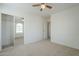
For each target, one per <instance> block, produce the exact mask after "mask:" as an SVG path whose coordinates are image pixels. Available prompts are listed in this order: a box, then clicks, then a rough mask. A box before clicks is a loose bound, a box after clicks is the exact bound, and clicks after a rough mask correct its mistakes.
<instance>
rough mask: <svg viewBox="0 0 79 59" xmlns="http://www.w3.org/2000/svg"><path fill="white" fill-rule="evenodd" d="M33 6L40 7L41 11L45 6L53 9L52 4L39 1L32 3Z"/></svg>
mask: <svg viewBox="0 0 79 59" xmlns="http://www.w3.org/2000/svg"><path fill="white" fill-rule="evenodd" d="M32 6H33V7H40V11H43V10H44V9H45V8H48V9H52V6H50V5H47V4H46V3H38V4H34V5H32Z"/></svg>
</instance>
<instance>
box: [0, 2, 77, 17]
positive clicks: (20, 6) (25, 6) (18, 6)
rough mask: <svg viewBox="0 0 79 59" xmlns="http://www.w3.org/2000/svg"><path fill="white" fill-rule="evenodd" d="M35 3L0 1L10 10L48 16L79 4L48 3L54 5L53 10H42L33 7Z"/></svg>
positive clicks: (1, 6)
mask: <svg viewBox="0 0 79 59" xmlns="http://www.w3.org/2000/svg"><path fill="white" fill-rule="evenodd" d="M33 4H34V3H0V8H1V9H7V10H10V11H17V12H18V11H20V12H22V13H36V14H40V15H42V16H46V17H48V16H50V15H51V14H53V13H57V12H60V11H63V10H65V9H68V8H71V7H74V6H79V4H78V3H47V4H48V5H50V6H53V8H52V9H51V10H50V9H45V10H43V11H40V8H39V7H32V5H33Z"/></svg>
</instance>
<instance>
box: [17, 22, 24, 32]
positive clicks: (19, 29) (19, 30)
mask: <svg viewBox="0 0 79 59" xmlns="http://www.w3.org/2000/svg"><path fill="white" fill-rule="evenodd" d="M16 33H23V24H22V23H17V24H16Z"/></svg>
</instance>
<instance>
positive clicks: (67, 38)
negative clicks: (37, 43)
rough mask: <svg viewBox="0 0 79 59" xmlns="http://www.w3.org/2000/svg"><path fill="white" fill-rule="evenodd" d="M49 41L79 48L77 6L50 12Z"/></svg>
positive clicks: (78, 12) (78, 10)
mask: <svg viewBox="0 0 79 59" xmlns="http://www.w3.org/2000/svg"><path fill="white" fill-rule="evenodd" d="M51 41H52V42H55V43H58V44H62V45H66V46H69V47H72V48H77V49H79V6H77V7H73V8H70V9H67V10H64V11H61V12H59V13H56V14H52V16H51Z"/></svg>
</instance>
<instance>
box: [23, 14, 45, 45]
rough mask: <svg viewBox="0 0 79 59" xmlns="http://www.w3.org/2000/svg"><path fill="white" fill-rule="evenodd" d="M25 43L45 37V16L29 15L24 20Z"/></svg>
mask: <svg viewBox="0 0 79 59" xmlns="http://www.w3.org/2000/svg"><path fill="white" fill-rule="evenodd" d="M24 35H25V37H24V39H25V40H24V43H25V44H26V43H29V42H30V43H31V42H36V41H39V40H42V39H43V18H42V17H41V16H39V15H31V14H30V15H27V18H26V19H25V20H24Z"/></svg>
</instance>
